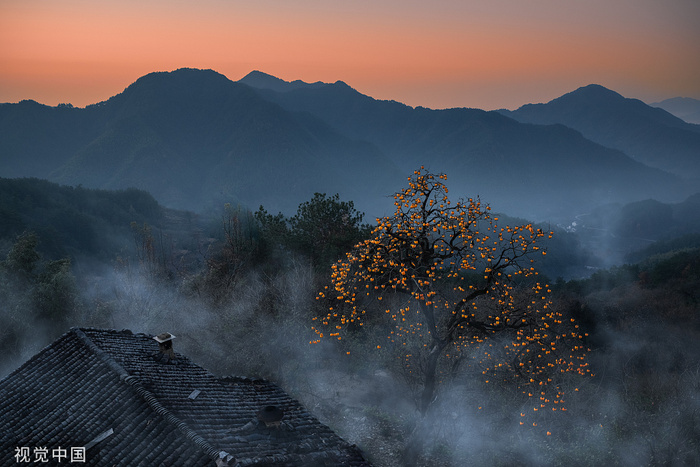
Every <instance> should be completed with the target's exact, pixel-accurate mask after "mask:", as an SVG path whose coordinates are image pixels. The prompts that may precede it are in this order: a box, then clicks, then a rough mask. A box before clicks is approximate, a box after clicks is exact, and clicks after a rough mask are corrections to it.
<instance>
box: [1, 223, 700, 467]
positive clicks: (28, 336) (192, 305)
mask: <svg viewBox="0 0 700 467" xmlns="http://www.w3.org/2000/svg"><path fill="white" fill-rule="evenodd" d="M227 212H228V211H227ZM233 214H235V215H236V216H243V215H244V214H245V213H242V212H241V211H240V210H239V211H236V212H234V213H233ZM248 215H249V216H250V214H249V213H248ZM235 219H239V217H235V218H231V217H228V218H226V217H224V218H223V221H224V223H223V227H224V229H228V230H227V232H228V233H229V234H231V233H235V234H236V235H234V237H235V238H239V239H242V240H241V241H240V242H233V243H229V244H227V243H226V241H227V238H226V236H225V235H224V236H221V235H220V236H219V237H216V238H214V237H215V236H214V235H213V234H210V233H209V231H208V230H215V229H220V228H221V222H220V220H219V219H216V220H215V221H212V222H213V223H214V224H215V225H216V227H214V228H212V229H207V228H200V229H199V230H197V231H196V232H188V233H187V236H186V241H184V240H181V239H180V240H178V239H176V238H174V237H173V238H170V237H168V235H167V234H166V235H161V234H162V232H158V231H156V230H157V229H154V230H153V231H151V230H149V229H147V226H146V225H145V224H144V225H143V226H137V228H136V229H135V230H134V231H133V238H128V239H127V240H125V241H122V243H124V244H129V245H130V248H129V249H128V250H125V251H123V252H122V254H120V255H117V256H116V257H115V258H114V259H113V260H111V261H103V260H101V259H100V260H98V259H95V258H90V257H82V258H80V257H79V258H77V259H75V260H73V261H72V262H71V261H68V262H65V261H62V260H49V259H44V258H40V257H39V256H35V255H34V254H33V253H32V251H34V253H36V251H35V247H36V245H34V246H32V239H31V238H29V237H27V238H24V240H23V243H22V242H20V243H18V242H15V243H14V244H11V243H10V242H7V243H6V244H5V245H3V247H4V249H3V251H2V255H0V257H2V258H5V260H4V261H3V263H2V267H1V268H0V274H2V277H1V278H0V279H2V280H0V298H2V313H3V316H2V321H3V325H4V326H3V328H2V329H1V330H0V343H1V346H2V349H3V353H2V355H3V358H2V359H0V377H4V376H5V375H6V374H8V373H9V372H11V371H13V370H14V369H15V368H17V367H18V366H20V365H21V364H22V363H23V362H24V361H26V360H27V359H29V358H30V357H31V356H33V355H34V354H36V353H37V352H38V351H40V350H41V349H42V348H43V347H44V346H46V345H48V344H50V343H51V342H52V341H53V340H54V339H56V338H58V337H59V336H60V335H61V334H62V333H64V332H66V331H68V330H69V329H70V328H71V327H76V326H84V327H98V328H111V329H130V330H132V331H133V332H144V333H150V334H154V335H155V334H159V333H162V332H165V331H167V332H170V333H172V334H174V335H176V336H177V338H176V339H175V342H174V348H175V351H176V352H178V353H180V354H182V355H185V356H187V357H188V358H190V359H192V360H193V361H194V362H195V363H197V364H199V365H201V366H203V367H204V368H206V369H208V370H209V371H211V372H212V373H215V374H217V375H237V376H247V377H260V378H265V379H269V380H272V381H274V382H276V383H277V384H279V385H280V386H281V387H282V388H283V389H284V390H285V391H287V392H288V393H290V394H291V395H292V396H293V397H295V398H297V399H299V400H300V401H301V402H302V403H303V404H304V405H305V406H306V408H307V409H308V410H309V411H310V412H311V413H312V414H313V415H315V416H316V417H317V418H319V419H320V420H321V422H323V423H325V424H327V425H329V426H330V427H331V428H332V429H334V430H335V431H336V432H337V433H338V434H339V435H340V436H342V437H343V438H344V439H346V440H347V441H349V442H350V443H355V444H357V445H358V446H360V447H361V448H362V449H363V450H364V452H365V453H366V456H367V458H368V459H369V460H370V461H371V462H372V463H373V464H375V465H378V466H401V465H407V464H414V465H421V466H447V465H454V466H461V465H484V466H492V465H532V466H540V465H562V464H572V465H629V466H637V465H645V464H651V465H657V464H673V465H700V455H699V454H698V453H699V452H700V444H699V443H698V439H700V396H699V394H700V363H699V362H700V359H699V358H698V356H700V313H698V311H699V308H698V304H699V303H700V295H698V294H699V292H698V291H699V290H700V266H699V265H700V253H699V251H700V250H699V249H698V248H697V247H698V246H700V245H697V244H696V243H694V242H695V240H694V239H693V238H686V239H684V240H683V241H682V242H681V243H678V244H672V243H669V244H667V245H666V246H665V247H664V246H663V245H662V244H661V243H662V242H656V245H657V247H658V248H659V249H658V250H656V251H651V250H650V251H648V252H647V253H645V254H642V255H641V257H642V258H645V259H644V261H641V262H639V263H637V264H635V265H631V266H618V267H616V268H612V269H609V270H608V269H606V268H608V267H609V266H610V263H606V262H605V261H606V260H607V261H613V259H611V258H614V263H615V264H622V262H624V259H623V258H624V255H623V254H619V255H618V254H613V252H617V251H618V250H617V248H618V247H619V246H620V245H623V244H624V243H625V242H624V241H622V242H621V241H620V237H614V236H606V238H607V239H608V240H610V245H611V246H610V248H603V249H600V244H599V246H598V247H597V248H598V249H597V250H596V248H595V241H597V240H595V238H594V237H593V236H589V237H583V236H581V235H580V224H577V225H576V226H573V227H574V228H570V229H568V231H567V229H566V227H567V226H563V227H560V229H561V230H560V232H559V233H555V235H554V238H553V240H552V242H551V243H550V244H548V245H547V248H548V254H547V256H546V258H544V259H541V260H540V261H538V264H537V266H541V267H542V270H543V271H544V272H543V275H546V276H547V277H548V278H549V279H548V280H549V281H550V283H551V284H552V289H553V294H552V300H553V306H555V307H557V309H558V310H560V311H561V312H562V314H563V316H565V317H567V318H569V317H571V318H574V319H575V320H576V322H577V323H579V324H580V326H581V328H582V330H583V331H585V332H587V333H588V336H587V338H586V341H585V345H587V346H588V347H590V349H591V351H590V352H589V354H588V361H589V362H590V367H591V369H592V371H593V373H594V376H593V377H579V376H571V377H566V378H564V379H563V380H562V383H561V384H562V389H563V391H564V394H565V402H566V408H567V410H566V411H565V412H564V411H556V412H555V411H551V412H549V411H548V410H549V409H547V411H545V410H534V409H538V408H541V407H539V406H538V405H537V403H535V402H533V398H532V396H530V395H528V394H527V393H524V392H523V391H522V388H520V389H519V388H518V387H517V386H516V385H514V384H513V383H512V382H506V381H503V382H494V381H490V382H486V378H484V376H483V375H482V369H483V368H482V367H480V366H479V364H478V359H476V358H471V357H476V356H477V355H476V353H474V354H473V355H471V354H469V353H468V352H467V354H466V356H467V357H468V361H469V362H470V363H469V364H466V365H463V366H462V367H461V369H460V371H459V372H458V373H457V374H455V375H453V376H450V377H447V376H445V377H444V378H442V380H441V381H440V383H441V385H440V389H439V391H438V392H437V397H436V399H435V401H434V403H433V405H432V407H431V409H430V411H429V412H428V413H427V414H426V415H425V417H423V416H422V415H421V413H420V412H419V411H418V409H417V407H418V404H417V400H418V397H419V391H420V387H417V386H416V384H415V383H416V382H415V379H412V377H411V376H410V375H407V374H406V371H405V366H404V365H403V364H402V361H403V354H402V353H401V352H399V351H397V349H396V348H392V347H391V346H387V345H385V344H386V342H387V329H386V328H382V327H380V326H378V325H377V326H376V327H371V326H366V329H363V330H362V332H359V331H357V332H354V333H352V334H350V335H349V336H347V337H348V338H345V337H344V338H343V340H342V341H335V340H331V341H328V340H323V341H322V342H321V343H319V344H313V345H312V344H310V342H311V341H312V340H314V339H315V338H316V337H317V336H316V334H315V333H314V332H313V331H312V329H311V325H312V318H313V317H316V316H324V315H325V314H326V313H327V311H328V310H327V309H326V308H324V306H325V305H324V303H322V301H321V300H317V294H318V292H319V291H320V290H323V287H324V286H325V285H328V283H329V282H328V280H329V279H328V277H329V270H328V268H327V267H323V266H321V267H320V266H319V264H318V263H319V262H321V263H323V262H324V261H326V260H327V257H325V256H324V255H322V254H320V253H319V252H318V251H317V250H315V249H314V248H315V247H314V244H313V243H311V248H310V249H308V251H311V253H309V254H302V253H299V252H298V251H294V250H292V249H291V248H286V249H285V248H280V247H272V246H270V245H267V246H266V247H265V248H259V243H257V242H258V240H255V238H254V235H252V234H251V233H250V232H249V231H247V230H246V229H245V228H243V227H241V226H240V225H239V224H237V223H236V222H237V221H236V222H233V220H235ZM270 219H272V220H274V217H271V218H270ZM270 219H268V221H269V220H270ZM175 221H177V219H175V220H174V221H173V222H175ZM229 221H230V222H229ZM248 221H249V222H250V219H248ZM227 222H229V223H227ZM231 222H233V223H231ZM502 222H503V223H506V222H513V223H515V222H517V220H515V219H513V220H510V219H506V218H504V219H502ZM635 225H636V224H635ZM569 227H571V225H569ZM575 227H579V230H578V231H574V230H576V229H575ZM236 229H238V230H236ZM190 234H191V235H190ZM154 239H155V240H157V241H156V242H155V243H154V242H153V240H154ZM18 244H19V245H20V247H17V245H18ZM16 247H17V248H16ZM227 248H228V249H227ZM305 248H308V245H307V247H305ZM591 249H593V250H594V251H596V254H591V253H587V251H591ZM13 252H14V253H13ZM336 253H337V252H336ZM606 258H607V259H606ZM314 260H316V263H314ZM323 264H327V262H326V263H323ZM594 271H597V272H595V273H593V272H594ZM592 273H593V274H592ZM557 278H559V279H558V280H557ZM572 278H576V279H579V280H569V279H572ZM378 345H379V346H381V349H378V348H377V346H378ZM493 345H496V343H495V341H494V344H493ZM398 350H401V349H398ZM473 352H476V350H474V351H473ZM404 353H405V352H404ZM414 447H415V448H416V449H412V448H414ZM407 453H412V454H413V455H412V457H408V458H407Z"/></svg>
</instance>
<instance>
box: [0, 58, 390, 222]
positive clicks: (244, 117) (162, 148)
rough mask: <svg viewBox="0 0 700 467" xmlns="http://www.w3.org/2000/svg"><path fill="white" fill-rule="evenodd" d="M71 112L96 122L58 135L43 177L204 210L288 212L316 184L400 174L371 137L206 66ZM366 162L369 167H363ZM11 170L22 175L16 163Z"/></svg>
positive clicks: (377, 182) (333, 186) (377, 186)
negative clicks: (361, 138)
mask: <svg viewBox="0 0 700 467" xmlns="http://www.w3.org/2000/svg"><path fill="white" fill-rule="evenodd" d="M72 110H73V111H75V112H77V113H78V114H80V113H81V112H84V113H86V114H87V113H90V114H91V116H92V117H93V118H94V119H95V121H98V122H99V125H97V127H98V128H96V129H95V130H94V131H93V132H92V134H91V135H90V137H89V138H82V139H80V138H77V140H78V142H76V143H73V144H70V145H69V147H66V144H65V143H63V142H62V141H61V140H56V143H57V144H56V146H57V147H59V148H60V152H61V157H60V158H57V159H56V160H55V161H53V162H54V164H53V165H54V166H55V167H56V168H55V169H54V170H52V171H51V172H50V173H49V174H48V178H49V179H51V180H54V181H58V182H60V183H65V184H81V183H82V184H84V185H86V186H92V187H99V188H123V187H128V186H135V187H138V188H143V189H146V190H148V191H150V192H151V193H153V194H154V195H155V196H156V198H157V199H158V200H159V201H160V202H162V203H163V204H165V205H167V206H173V207H179V208H186V209H193V210H201V209H202V208H203V207H204V206H206V205H210V204H212V203H223V202H224V201H234V202H235V201H239V202H242V203H245V204H248V205H250V206H252V207H253V208H256V207H257V206H258V205H259V204H261V203H262V204H265V206H266V207H268V208H270V209H272V210H276V209H281V210H289V209H293V208H295V207H296V206H297V205H298V204H299V203H300V202H302V201H304V200H306V199H309V198H310V197H311V196H312V195H313V193H314V191H320V192H333V193H335V192H340V193H341V195H342V196H343V197H345V198H354V199H356V200H357V201H358V202H360V203H362V202H366V201H367V199H369V198H371V199H374V198H376V197H377V196H379V195H380V194H385V193H386V189H385V188H384V186H385V182H387V181H389V180H394V181H396V180H397V179H398V178H399V175H398V174H399V172H398V170H397V169H396V168H395V167H394V166H393V165H392V164H391V163H390V162H389V161H388V160H386V159H385V158H384V157H383V156H382V154H381V153H380V152H379V151H378V150H377V149H376V148H374V147H372V146H371V145H369V144H366V143H362V142H356V141H353V140H351V139H349V138H347V137H344V136H342V135H340V134H338V133H337V132H335V131H333V130H332V129H331V128H330V127H328V126H327V125H326V124H324V123H323V122H321V121H320V120H318V119H317V118H313V117H311V116H310V115H304V114H292V113H290V112H287V111H285V110H283V109H281V108H280V107H279V106H277V105H276V104H273V103H271V102H269V101H267V100H264V99H262V98H261V97H260V96H258V95H257V94H256V93H255V92H254V91H253V90H252V89H251V88H250V87H248V86H245V85H242V84H239V83H234V82H232V81H230V80H228V79H227V78H226V77H225V76H223V75H220V74H218V73H215V72H213V71H202V70H190V69H182V70H177V71H174V72H172V73H152V74H149V75H146V76H144V77H142V78H140V79H139V80H137V81H136V82H135V83H134V84H132V85H131V86H129V87H128V88H127V89H126V90H125V91H124V92H123V93H121V94H119V95H117V96H114V97H113V98H111V99H109V100H108V101H106V102H103V103H101V104H99V105H96V106H91V107H89V108H87V109H72ZM52 124H54V122H53V121H49V122H48V123H46V124H45V125H46V126H50V125H52ZM80 131H83V130H81V128H80V126H79V125H75V126H73V127H70V126H67V128H66V129H65V132H66V133H67V135H68V139H70V135H72V134H75V133H76V132H80ZM26 145H28V146H31V144H30V143H26ZM23 149H24V148H20V150H23ZM68 156H69V157H68ZM370 164H371V165H373V166H374V167H376V170H374V171H369V172H368V171H367V170H366V167H367V166H368V165H370ZM17 165H21V163H18V164H17ZM0 175H5V173H4V172H3V173H0ZM13 175H28V174H27V173H22V171H21V170H19V169H16V170H15V173H13ZM32 175H33V174H32ZM392 177H393V178H392Z"/></svg>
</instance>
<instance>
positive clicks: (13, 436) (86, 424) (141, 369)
mask: <svg viewBox="0 0 700 467" xmlns="http://www.w3.org/2000/svg"><path fill="white" fill-rule="evenodd" d="M174 339H175V336H173V335H171V334H169V333H163V334H159V335H158V336H150V335H146V334H134V333H132V332H131V331H128V330H124V331H113V330H100V329H85V328H73V329H71V330H70V332H68V333H66V334H65V335H63V336H62V337H61V338H59V339H58V340H56V341H55V342H53V343H52V344H51V345H49V346H48V347H46V348H45V349H44V350H42V351H41V352H40V353H38V354H37V355H35V356H34V357H33V358H31V359H30V360H29V361H27V362H26V363H25V364H24V365H22V366H21V367H19V368H18V369H17V370H15V371H14V372H12V373H11V374H9V375H8V376H7V377H6V378H4V379H3V380H2V381H0V446H1V447H2V450H1V451H0V465H21V464H22V463H32V464H33V463H35V462H40V463H42V462H44V460H46V461H47V462H48V463H49V464H55V465H98V466H103V465H104V466H113V465H117V466H122V465H124V466H137V465H143V466H217V465H218V466H247V465H256V466H262V465H269V466H272V465H282V466H317V465H318V466H324V465H329V466H342V465H348V466H362V465H369V464H368V463H367V461H366V460H365V459H364V457H363V455H362V453H361V451H360V450H359V448H357V447H356V446H354V445H350V444H348V443H347V442H345V441H344V440H343V439H341V438H340V437H339V436H338V435H337V434H335V433H334V432H333V431H332V430H331V429H330V428H329V427H327V426H325V425H323V424H322V423H320V422H319V421H318V420H317V419H316V418H314V417H313V416H312V415H311V414H310V413H309V412H308V411H307V410H306V409H305V408H304V407H302V406H301V405H300V404H299V402H297V401H296V400H294V399H292V398H291V397H290V396H289V395H287V394H286V393H285V392H284V391H283V390H282V389H281V388H280V387H278V386H277V385H275V384H274V383H272V382H269V381H265V380H259V379H248V378H241V377H217V376H214V375H213V374H211V373H209V372H208V371H206V370H205V369H203V368H201V367H200V366H198V365H196V364H194V363H193V362H192V361H190V360H189V359H188V358H187V357H185V356H182V355H180V354H179V353H176V352H175V351H174V348H173V341H174Z"/></svg>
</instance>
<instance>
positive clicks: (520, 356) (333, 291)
mask: <svg viewBox="0 0 700 467" xmlns="http://www.w3.org/2000/svg"><path fill="white" fill-rule="evenodd" d="M446 178H447V177H446V176H445V175H444V174H437V175H436V174H432V173H430V172H428V171H427V170H426V169H424V168H423V167H421V169H420V170H417V171H415V172H414V174H413V176H412V177H409V179H408V187H407V188H405V189H403V190H402V191H400V192H398V193H396V194H395V195H394V204H395V206H396V211H395V213H394V214H393V215H392V216H389V217H384V218H382V219H377V226H376V227H375V228H374V230H373V231H372V234H371V236H370V238H369V239H367V240H364V241H362V242H360V243H358V244H357V245H355V247H354V248H353V250H352V251H350V252H349V253H348V254H347V255H346V258H345V259H344V260H340V261H338V262H337V263H336V264H334V265H333V269H332V277H331V281H332V283H331V285H330V286H329V287H327V289H326V290H325V291H323V292H321V293H320V294H319V298H325V299H327V300H330V301H331V305H332V306H330V305H329V312H328V314H327V315H326V316H324V317H317V318H314V319H315V321H316V323H315V324H314V327H313V329H314V330H315V331H316V333H317V335H318V339H316V340H315V341H313V342H319V341H320V339H322V338H336V339H340V338H341V332H343V330H344V329H347V328H349V327H353V326H362V325H363V324H365V322H367V321H369V319H370V318H371V320H372V321H373V322H375V321H376V320H377V319H380V318H381V317H384V318H386V319H387V320H388V321H389V326H388V329H389V330H390V331H388V332H389V335H388V336H387V337H388V338H389V341H390V342H393V343H395V344H394V345H395V346H399V347H400V348H405V349H406V351H405V355H404V360H405V361H404V365H405V366H406V367H407V368H409V369H410V371H414V372H416V373H418V374H419V379H420V382H421V386H422V387H421V388H420V391H419V392H420V395H419V397H418V401H417V402H418V407H419V410H420V411H421V413H423V414H426V412H427V411H428V408H429V407H430V405H431V403H432V401H433V400H434V398H435V396H436V391H437V386H438V383H439V381H440V380H441V378H442V377H441V373H443V372H444V371H448V370H450V371H451V370H455V369H456V368H457V367H458V366H459V364H460V362H461V361H462V359H464V358H465V356H466V354H467V353H468V354H469V355H470V356H471V357H472V358H474V356H475V355H479V357H478V359H479V361H480V362H481V364H482V365H483V366H482V368H483V374H484V375H485V379H486V381H487V382H488V380H489V379H490V378H493V377H501V376H503V377H504V378H508V377H510V378H515V379H516V380H517V381H518V382H519V385H520V386H521V387H522V388H523V392H525V393H528V394H529V395H530V396H531V397H536V396H537V397H539V399H541V401H537V404H538V406H539V405H541V406H542V407H545V405H546V404H545V402H546V403H549V404H550V405H551V404H554V405H553V406H552V408H553V410H558V409H560V407H562V405H563V404H562V405H559V404H560V403H562V402H563V399H562V396H563V394H562V391H561V390H558V388H556V384H555V383H553V379H552V378H553V376H554V375H555V374H561V373H567V372H576V373H581V374H585V373H587V372H588V368H587V363H585V360H584V356H585V351H584V347H583V345H582V343H581V339H582V337H583V336H581V335H580V334H578V331H577V330H576V327H572V326H575V325H572V324H571V323H570V322H569V323H565V322H564V320H563V318H562V316H561V315H560V314H559V313H558V312H556V311H554V310H553V309H552V307H551V303H550V301H549V300H548V298H547V293H548V292H549V290H548V286H547V285H546V284H541V283H539V282H538V281H537V273H536V271H535V269H534V266H533V262H534V256H535V255H544V254H546V251H545V250H544V249H542V248H541V247H540V246H539V245H538V243H539V241H540V240H541V239H543V238H546V237H551V235H552V233H551V232H544V231H543V230H542V229H538V228H535V227H533V226H532V224H525V225H515V226H511V225H505V226H499V225H498V224H497V222H498V218H497V217H495V216H493V215H492V214H491V211H490V207H489V206H486V205H484V204H482V203H481V202H480V201H479V199H478V198H477V199H471V198H470V199H468V200H461V199H460V200H459V201H457V202H452V201H450V200H449V199H448V196H447V194H448V190H447V187H446V186H445V185H444V181H445V180H446ZM397 296H403V297H405V298H404V299H402V300H401V301H397V300H396V297H397ZM388 302H392V303H400V305H398V307H396V306H395V307H394V309H392V307H387V306H382V305H384V304H386V303H388ZM572 329H573V331H572ZM496 337H498V339H495V338H496ZM501 337H502V338H501ZM572 340H573V344H572V345H569V346H567V347H564V343H565V342H566V343H569V344H570V343H571V341H572ZM409 341H411V345H407V342H409ZM415 342H418V343H419V345H415ZM496 342H497V343H498V344H499V346H497V347H499V350H496V349H495V348H494V346H495V343H496ZM401 346H404V347H401ZM468 350H469V351H470V352H466V351H468ZM548 389H549V390H551V389H556V391H555V394H553V395H552V394H551V392H552V391H549V390H548ZM540 402H541V404H540Z"/></svg>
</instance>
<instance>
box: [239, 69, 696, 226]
mask: <svg viewBox="0 0 700 467" xmlns="http://www.w3.org/2000/svg"><path fill="white" fill-rule="evenodd" d="M265 80H269V78H266V79H263V77H261V76H260V74H259V73H256V76H254V77H250V75H249V77H246V78H244V79H243V80H242V81H243V82H248V83H250V84H251V85H256V83H259V82H262V81H265ZM288 84H290V86H287V87H285V86H284V85H282V84H281V83H279V82H277V84H276V86H275V89H277V91H274V90H272V89H271V88H270V87H269V86H266V87H262V88H261V89H259V92H260V93H261V95H264V96H266V97H267V98H268V99H270V100H272V101H274V102H276V103H279V104H280V105H282V106H283V107H284V108H286V109H288V110H294V111H305V112H309V113H312V114H314V115H316V116H318V117H320V118H322V119H324V120H325V121H327V122H328V123H329V124H331V125H333V126H334V127H335V128H337V129H338V130H339V131H342V132H343V133H345V134H348V135H351V136H352V137H354V138H358V139H364V140H367V141H369V142H371V143H373V144H375V145H377V146H378V147H379V148H380V149H381V150H382V151H384V153H385V154H387V156H389V157H391V158H392V159H393V160H394V161H395V162H396V163H397V164H399V165H400V166H402V167H403V168H404V169H405V170H407V171H409V170H411V169H412V168H415V167H418V166H420V165H423V164H424V165H426V166H428V167H430V168H431V169H433V170H438V171H445V172H447V173H448V175H449V176H450V179H449V182H450V186H452V187H453V192H455V193H459V194H460V195H461V194H464V195H469V196H474V195H477V194H479V195H481V196H482V197H483V198H484V199H486V200H488V201H490V202H491V203H492V204H494V205H495V206H497V207H498V208H499V209H505V210H510V212H514V213H518V214H520V215H524V216H530V217H532V218H534V219H541V218H545V217H547V216H551V215H555V214H557V213H559V214H561V213H562V212H567V211H571V210H574V211H575V210H576V209H579V208H580V206H590V205H593V204H595V203H604V202H609V201H611V200H620V202H629V201H634V200H638V199H644V198H648V197H658V198H659V199H663V200H668V201H670V200H677V199H680V197H682V193H684V191H683V189H682V188H681V187H680V183H679V182H678V180H677V179H675V178H674V177H672V176H669V175H668V174H666V173H662V172H660V171H658V170H653V169H650V168H648V167H646V166H643V165H642V164H639V163H638V162H635V161H633V160H631V159H630V158H629V157H627V156H626V155H625V154H622V153H621V152H619V151H616V150H613V149H608V148H605V147H602V146H601V145H598V144H595V143H593V142H591V141H590V140H587V139H585V138H583V137H582V136H581V134H580V133H579V132H577V131H574V130H572V129H570V128H567V127H564V126H562V125H555V126H542V125H530V124H523V123H519V122H517V121H515V120H513V119H511V118H507V117H504V116H503V115H500V114H498V113H496V112H485V111H482V110H477V109H447V110H430V109H426V108H421V107H418V108H415V109H414V108H411V107H409V106H406V105H403V104H400V103H398V102H393V101H378V100H375V99H372V98H371V97H368V96H365V95H362V94H360V93H359V92H357V91H356V90H354V89H352V88H351V87H349V86H348V85H347V84H345V83H343V82H337V83H334V84H327V85H325V86H319V85H317V84H314V85H313V86H312V85H307V86H291V83H288ZM584 209H587V208H584Z"/></svg>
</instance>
